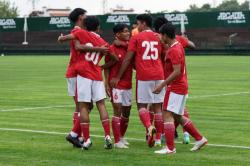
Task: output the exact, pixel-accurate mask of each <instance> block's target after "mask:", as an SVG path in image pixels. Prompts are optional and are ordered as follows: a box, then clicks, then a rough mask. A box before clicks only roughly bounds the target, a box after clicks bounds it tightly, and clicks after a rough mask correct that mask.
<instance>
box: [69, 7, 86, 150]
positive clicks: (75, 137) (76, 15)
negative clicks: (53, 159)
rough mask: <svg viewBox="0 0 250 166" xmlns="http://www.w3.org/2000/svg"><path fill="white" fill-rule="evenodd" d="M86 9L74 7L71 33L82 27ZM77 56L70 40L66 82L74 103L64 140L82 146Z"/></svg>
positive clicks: (71, 16) (71, 17) (71, 14)
mask: <svg viewBox="0 0 250 166" xmlns="http://www.w3.org/2000/svg"><path fill="white" fill-rule="evenodd" d="M86 12H87V11H86V10H84V9H81V8H76V9H74V10H73V11H72V12H71V13H70V15H69V19H70V21H71V22H73V23H74V25H75V26H74V28H73V29H72V30H71V33H74V32H77V31H79V30H81V29H82V28H83V20H84V19H85V18H86ZM78 57H79V53H78V52H77V50H76V49H75V45H74V42H73V41H71V42H70V61H69V64H68V68H67V72H66V78H67V83H68V94H69V96H72V97H73V99H74V103H75V112H74V114H73V128H72V130H71V132H70V133H69V134H68V135H67V136H66V140H67V141H69V142H70V143H72V144H73V145H74V146H75V147H79V148H80V147H82V144H81V142H82V141H83V139H82V137H81V127H80V118H79V109H78V102H77V96H76V77H77V73H76V68H75V65H76V62H77V58H78Z"/></svg>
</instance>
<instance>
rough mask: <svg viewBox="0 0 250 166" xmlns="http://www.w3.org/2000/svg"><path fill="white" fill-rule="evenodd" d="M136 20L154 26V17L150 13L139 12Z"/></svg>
mask: <svg viewBox="0 0 250 166" xmlns="http://www.w3.org/2000/svg"><path fill="white" fill-rule="evenodd" d="M136 20H138V21H141V22H145V23H146V25H147V26H148V27H150V28H151V27H152V22H153V19H152V17H151V15H149V14H139V15H137V16H136Z"/></svg>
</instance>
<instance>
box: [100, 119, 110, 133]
mask: <svg viewBox="0 0 250 166" xmlns="http://www.w3.org/2000/svg"><path fill="white" fill-rule="evenodd" d="M102 127H103V129H104V133H105V137H106V136H107V135H109V136H110V124H109V119H105V120H102Z"/></svg>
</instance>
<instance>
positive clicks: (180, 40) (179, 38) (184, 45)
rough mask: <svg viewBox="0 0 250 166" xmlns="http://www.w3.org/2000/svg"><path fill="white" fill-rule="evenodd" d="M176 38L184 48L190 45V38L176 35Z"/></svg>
mask: <svg viewBox="0 0 250 166" xmlns="http://www.w3.org/2000/svg"><path fill="white" fill-rule="evenodd" d="M176 40H177V41H178V42H179V43H180V44H181V45H182V47H183V48H186V47H187V46H188V39H187V38H185V37H183V36H176Z"/></svg>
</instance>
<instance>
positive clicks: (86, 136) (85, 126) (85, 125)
mask: <svg viewBox="0 0 250 166" xmlns="http://www.w3.org/2000/svg"><path fill="white" fill-rule="evenodd" d="M81 130H82V134H83V138H84V142H85V141H87V139H89V123H81Z"/></svg>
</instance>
